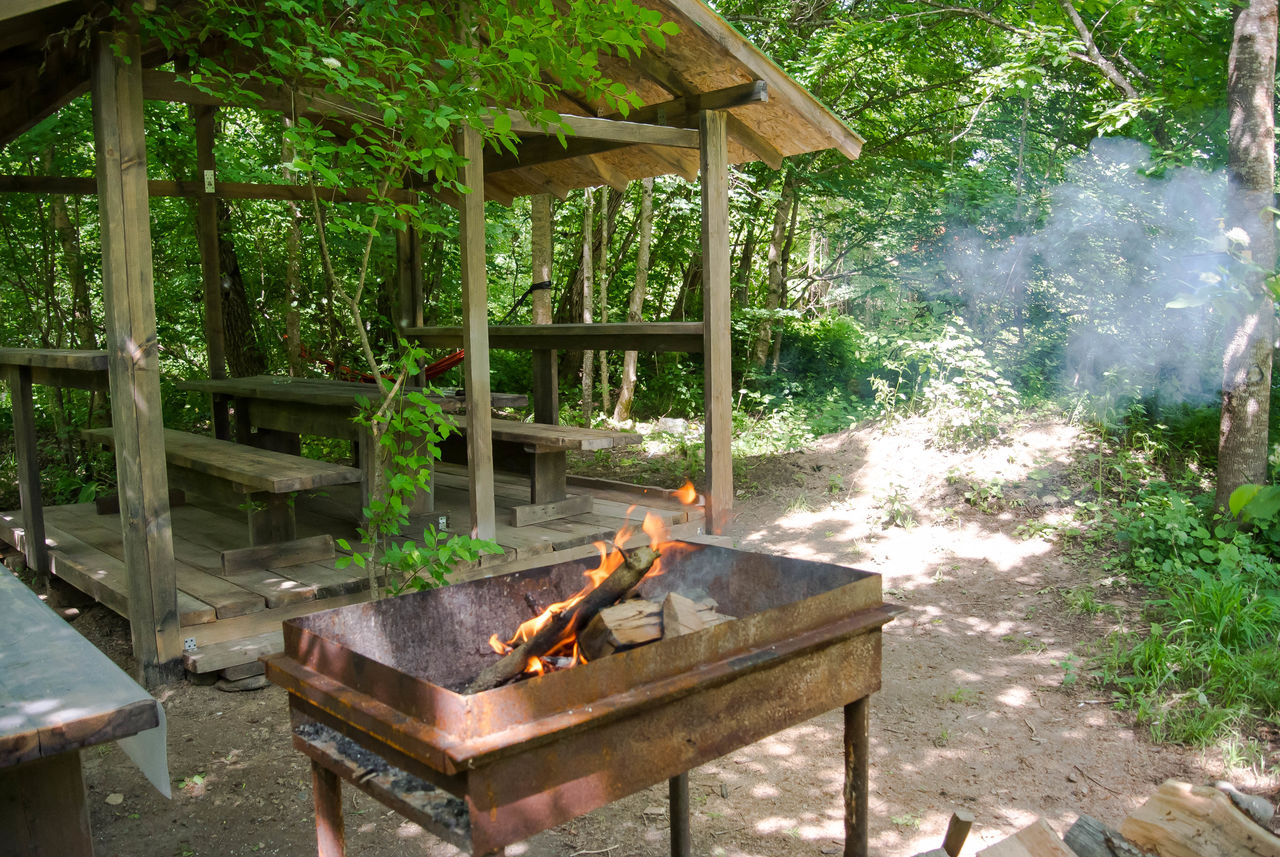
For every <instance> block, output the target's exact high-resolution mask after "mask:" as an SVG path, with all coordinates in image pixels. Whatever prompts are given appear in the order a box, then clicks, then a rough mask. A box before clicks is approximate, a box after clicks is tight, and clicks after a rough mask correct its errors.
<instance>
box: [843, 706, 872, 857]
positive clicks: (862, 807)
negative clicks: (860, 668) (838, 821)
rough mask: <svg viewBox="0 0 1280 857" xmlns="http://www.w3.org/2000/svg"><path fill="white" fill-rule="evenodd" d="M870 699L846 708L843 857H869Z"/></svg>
mask: <svg viewBox="0 0 1280 857" xmlns="http://www.w3.org/2000/svg"><path fill="white" fill-rule="evenodd" d="M869 720H870V697H866V696H864V697H862V698H861V699H858V700H854V701H853V702H851V703H849V704H848V705H846V706H845V707H844V857H867V839H868V833H869V830H870V824H869V823H868V818H867V750H868V744H869V743H870V729H869Z"/></svg>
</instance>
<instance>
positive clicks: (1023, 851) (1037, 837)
mask: <svg viewBox="0 0 1280 857" xmlns="http://www.w3.org/2000/svg"><path fill="white" fill-rule="evenodd" d="M978 857H1076V855H1075V853H1074V852H1072V850H1071V849H1070V848H1068V847H1067V846H1066V844H1065V843H1064V842H1063V841H1062V840H1061V839H1059V838H1058V834H1056V833H1054V832H1053V828H1052V827H1050V826H1049V823H1048V822H1047V821H1045V820H1044V819H1043V818H1037V819H1036V820H1035V822H1034V823H1032V825H1031V826H1030V827H1026V828H1023V829H1022V830H1019V831H1018V832H1017V833H1015V834H1013V835H1012V836H1010V837H1009V838H1008V839H1002V840H1000V841H999V842H997V843H996V844H995V845H992V846H990V847H988V848H984V849H982V850H981V851H979V852H978Z"/></svg>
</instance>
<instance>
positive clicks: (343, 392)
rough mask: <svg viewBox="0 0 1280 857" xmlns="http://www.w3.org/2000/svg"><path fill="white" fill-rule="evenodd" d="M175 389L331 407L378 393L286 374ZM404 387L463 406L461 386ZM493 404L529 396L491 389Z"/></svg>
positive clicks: (451, 407)
mask: <svg viewBox="0 0 1280 857" xmlns="http://www.w3.org/2000/svg"><path fill="white" fill-rule="evenodd" d="M175 386H177V388H178V389H179V390H197V391H199V392H202V393H216V394H218V395H223V396H237V397H241V398H252V399H265V400H269V401H275V402H294V403H297V404H305V405H325V406H331V407H355V406H356V405H358V404H359V400H360V399H362V398H364V399H372V398H373V397H375V396H376V395H377V394H378V391H377V389H376V388H375V387H374V386H373V385H372V384H364V383H361V382H359V381H335V380H333V379H330V378H291V377H289V376H287V375H255V376H253V377H250V378H217V379H197V380H190V381H179V382H177V384H176V385H175ZM406 389H407V390H408V391H411V392H419V393H426V394H427V395H428V397H429V398H431V399H432V400H433V401H435V402H438V403H439V404H441V405H443V406H444V409H445V410H446V411H457V410H459V409H461V408H463V407H465V406H466V396H465V394H464V393H463V392H462V391H461V390H456V389H441V390H438V391H436V392H438V393H439V395H435V393H434V392H429V391H428V390H426V389H424V388H422V387H407V388H406ZM491 395H492V403H493V406H494V407H495V408H523V407H526V406H527V405H528V404H529V397H528V396H525V395H521V394H518V393H493V394H491Z"/></svg>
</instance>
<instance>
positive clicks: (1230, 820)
mask: <svg viewBox="0 0 1280 857" xmlns="http://www.w3.org/2000/svg"><path fill="white" fill-rule="evenodd" d="M1120 832H1121V833H1123V834H1124V836H1125V838H1126V839H1128V840H1129V841H1130V842H1132V843H1133V844H1134V845H1136V846H1138V847H1139V848H1144V849H1146V850H1147V851H1154V852H1155V853H1156V854H1159V855H1160V857H1228V855H1230V857H1246V855H1257V857H1280V838H1277V837H1276V836H1274V835H1273V834H1272V833H1270V832H1269V831H1267V830H1265V829H1264V828H1262V827H1261V826H1259V825H1258V824H1256V823H1254V821H1253V820H1252V819H1250V818H1249V817H1248V816H1247V815H1245V814H1244V813H1243V812H1241V811H1240V810H1239V809H1238V808H1237V807H1236V805H1235V804H1233V803H1232V802H1231V799H1230V798H1229V797H1227V796H1226V795H1225V794H1223V793H1222V792H1220V791H1218V790H1217V789H1215V788H1212V787H1210V786H1192V785H1188V784H1187V783H1180V782H1178V781H1177V780H1166V781H1165V782H1164V783H1162V784H1161V786H1160V788H1158V789H1156V793H1155V794H1154V795H1152V796H1151V797H1150V799H1148V800H1147V802H1146V803H1144V804H1143V805H1142V806H1140V807H1138V808H1137V809H1136V810H1134V812H1133V814H1132V815H1130V816H1129V817H1128V818H1126V819H1125V820H1124V822H1123V823H1122V824H1121V825H1120Z"/></svg>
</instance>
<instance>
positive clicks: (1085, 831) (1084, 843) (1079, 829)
mask: <svg viewBox="0 0 1280 857" xmlns="http://www.w3.org/2000/svg"><path fill="white" fill-rule="evenodd" d="M1062 841H1063V842H1065V843H1067V847H1068V848H1070V849H1071V850H1072V851H1074V852H1076V854H1077V855H1078V857H1155V855H1153V854H1151V853H1149V852H1147V851H1143V850H1142V849H1140V848H1137V847H1135V846H1134V845H1133V844H1132V843H1131V842H1129V840H1127V839H1125V838H1124V837H1123V836H1121V835H1120V831H1118V830H1112V829H1111V828H1110V827H1107V826H1106V825H1105V824H1103V823H1102V822H1101V821H1098V820H1097V819H1096V818H1093V817H1092V816H1089V815H1081V816H1080V817H1079V818H1077V819H1076V823H1075V824H1073V825H1071V827H1070V828H1069V829H1068V830H1067V833H1066V835H1065V836H1063V837H1062Z"/></svg>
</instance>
